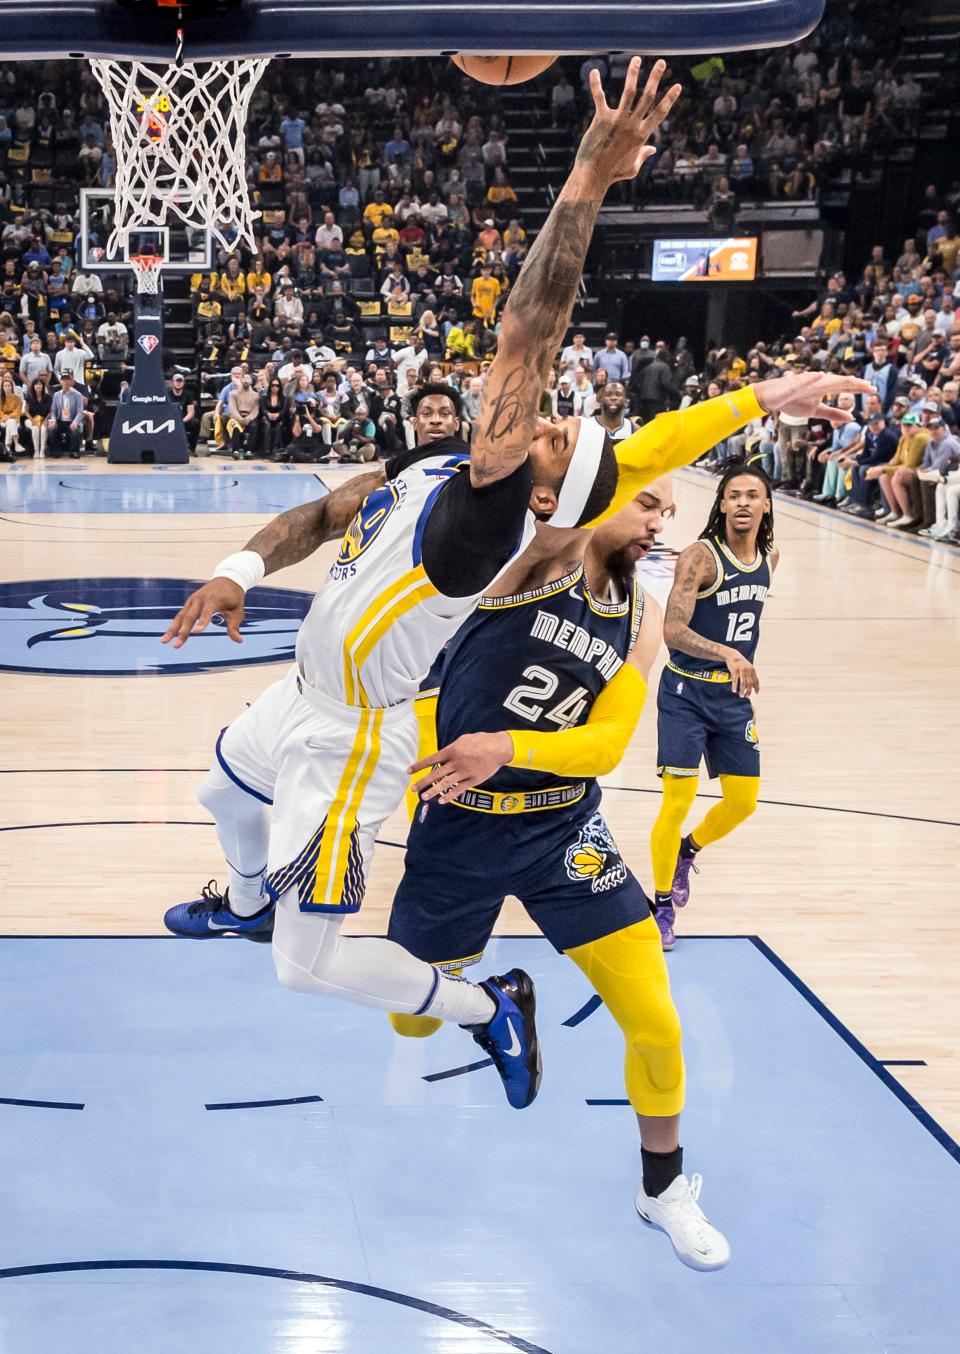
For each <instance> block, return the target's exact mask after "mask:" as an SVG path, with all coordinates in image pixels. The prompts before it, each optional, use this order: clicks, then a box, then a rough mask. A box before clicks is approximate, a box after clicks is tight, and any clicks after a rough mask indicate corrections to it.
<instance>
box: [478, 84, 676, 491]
mask: <svg viewBox="0 0 960 1354" xmlns="http://www.w3.org/2000/svg"><path fill="white" fill-rule="evenodd" d="M665 70H666V65H665V63H664V62H663V61H658V62H657V63H656V64H655V65H654V67H653V69H652V71H651V73H650V77H649V79H648V80H647V83H646V86H645V88H644V89H643V90H642V91H640V90H639V89H638V79H639V73H640V60H639V58H638V57H634V58H633V60H632V61H631V62H630V65H629V67H628V70H627V78H626V82H625V84H624V90H623V97H622V98H621V100H620V104H619V106H618V107H617V108H615V109H611V108H609V107H608V106H607V102H606V99H605V98H604V95H603V88H602V86H601V83H600V77H599V75H598V74H597V72H596V71H593V72H592V73H591V77H590V90H591V93H592V94H593V101H594V105H595V112H594V118H593V122H592V123H591V124H590V127H589V128H588V130H587V132H586V134H585V136H584V138H583V140H582V142H581V143H580V149H579V150H578V152H577V158H576V163H575V164H574V167H573V170H572V171H571V173H570V177H569V178H568V179H567V182H566V183H565V184H564V186H563V189H562V190H561V192H560V195H559V197H558V198H557V200H556V202H555V203H554V206H553V210H552V211H551V213H550V215H549V217H548V218H547V222H546V224H545V226H544V227H543V229H542V230H541V231H540V234H539V235H538V236H537V238H536V240H535V242H534V244H533V248H532V249H531V250H530V253H529V254H528V255H527V258H526V261H525V263H524V265H523V269H522V270H521V273H520V276H519V277H518V278H517V281H516V284H515V286H514V288H513V290H512V292H511V293H510V298H509V300H508V301H507V305H506V308H505V309H504V312H503V321H502V324H501V328H500V334H499V338H498V343H497V355H496V357H495V358H494V361H493V364H492V365H491V367H490V371H489V373H488V374H487V379H486V382H485V383H484V388H483V395H482V396H481V400H480V408H479V410H478V413H477V419H476V423H475V425H474V430H473V438H472V440H471V444H470V480H471V483H472V484H474V485H483V484H489V483H490V482H492V481H493V480H499V479H503V478H505V476H507V475H509V474H511V473H512V472H513V471H514V470H516V468H517V466H519V465H520V464H521V463H522V462H523V461H524V460H525V459H526V456H527V449H528V447H529V445H530V443H531V441H532V440H533V437H534V435H535V433H536V428H537V415H538V408H539V404H540V396H541V395H542V393H543V390H544V387H545V385H546V380H547V372H548V370H549V368H550V363H551V362H552V361H553V358H554V355H555V353H556V351H557V348H558V347H559V346H560V342H561V340H562V338H563V335H564V333H565V332H566V329H567V326H568V324H569V323H570V316H571V313H572V310H573V303H574V300H575V299H576V294H577V287H578V285H579V282H580V277H581V275H582V273H583V263H584V259H585V258H586V255H587V247H588V245H589V244H590V238H591V236H592V234H593V227H594V223H595V222H596V219H597V213H598V212H599V210H600V204H601V203H602V201H603V198H604V195H605V193H606V191H607V189H608V188H609V187H610V185H611V184H612V183H616V182H617V180H618V179H631V178H633V177H634V176H635V175H636V174H637V172H638V171H639V169H640V166H641V165H642V164H643V163H644V161H645V160H647V159H648V158H649V157H650V156H651V155H652V154H653V153H654V150H653V147H651V146H648V145H647V144H646V143H647V141H648V139H649V137H650V135H651V134H652V132H653V131H654V130H655V129H656V128H657V127H658V126H659V125H660V123H661V122H663V120H664V119H665V118H666V116H667V114H668V113H669V111H670V109H671V108H672V107H673V105H674V103H675V102H676V100H677V98H678V97H679V95H680V86H679V85H673V86H671V88H670V89H668V90H667V92H666V94H665V95H664V96H663V98H661V99H659V101H658V94H659V84H660V80H661V78H662V76H663V73H664V71H665Z"/></svg>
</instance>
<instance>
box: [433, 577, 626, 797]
mask: <svg viewBox="0 0 960 1354" xmlns="http://www.w3.org/2000/svg"><path fill="white" fill-rule="evenodd" d="M642 617H643V593H642V591H641V590H640V588H639V586H638V585H637V583H636V580H634V581H633V584H632V586H631V588H630V596H628V597H627V598H625V599H624V600H623V601H622V602H616V603H605V602H597V601H594V599H593V598H592V597H591V596H590V593H589V589H588V586H587V581H586V577H585V576H584V572H583V567H582V565H581V566H580V567H579V568H578V569H576V570H575V571H574V572H573V573H570V574H567V575H566V576H565V577H564V578H561V579H558V580H557V581H556V582H554V583H549V584H547V585H546V586H544V587H542V588H537V589H535V590H534V591H532V592H526V593H521V594H519V595H518V596H515V597H488V598H484V600H483V601H482V602H481V603H480V606H479V607H478V609H477V610H476V611H475V612H474V614H473V615H472V616H470V617H469V618H468V619H467V620H466V621H465V622H464V624H463V625H462V626H461V627H460V629H459V630H458V631H457V633H456V634H455V635H454V637H453V639H452V640H451V641H450V643H449V645H448V647H447V649H446V650H445V652H444V653H443V654H442V655H441V659H440V660H438V662H437V664H435V666H434V668H433V670H432V671H431V673H430V676H429V678H428V679H427V681H425V682H424V685H423V688H422V689H423V690H424V691H426V690H429V689H430V687H431V686H434V687H435V686H436V685H437V682H438V677H439V686H440V698H439V703H438V706H437V739H438V746H439V747H446V746H447V745H448V744H449V743H452V742H453V741H454V739H456V738H459V737H460V735H461V734H465V733H497V732H499V731H500V730H501V729H516V728H532V729H537V730H540V731H541V732H543V733H557V732H558V731H559V730H561V729H569V728H573V727H574V726H576V725H580V724H585V723H586V722H587V717H588V715H589V714H590V710H591V707H592V706H593V702H594V700H595V699H596V698H597V696H598V695H599V694H600V692H601V691H602V690H603V688H604V687H605V686H606V684H607V682H609V681H610V679H611V677H613V676H614V675H615V674H616V673H617V672H619V670H620V668H621V667H623V664H624V663H625V661H626V659H627V657H628V656H629V654H630V651H631V650H632V648H633V646H634V643H635V642H636V638H637V632H638V631H639V629H640V621H641V619H642ZM441 664H442V666H441ZM563 784H570V778H569V777H567V778H566V779H561V778H560V777H558V776H554V775H551V774H550V773H549V772H543V771H521V770H518V769H517V768H515V767H512V766H504V767H501V769H500V770H499V771H498V772H497V774H496V775H495V776H492V777H491V778H490V780H488V781H485V782H484V784H483V787H482V788H483V789H485V790H540V789H549V788H551V787H553V786H557V785H563Z"/></svg>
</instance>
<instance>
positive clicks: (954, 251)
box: [631, 185, 960, 544]
mask: <svg viewBox="0 0 960 1354" xmlns="http://www.w3.org/2000/svg"><path fill="white" fill-rule="evenodd" d="M958 210H960V193H957V192H954V194H953V196H952V198H951V199H950V200H945V199H943V198H941V196H940V195H939V193H938V191H937V189H936V187H935V186H934V185H931V186H930V187H929V188H928V189H927V192H926V195H925V199H924V206H923V209H922V211H921V213H920V217H919V220H918V225H917V231H916V234H915V235H913V236H910V237H909V238H908V239H906V240H905V241H904V242H903V247H902V252H901V253H900V255H899V257H898V258H897V259H896V260H895V261H894V260H891V259H889V258H887V257H886V256H885V253H884V249H883V246H882V245H875V246H874V247H873V249H872V251H871V257H870V261H869V262H868V263H867V264H866V266H865V267H864V270H863V273H862V276H861V278H860V279H858V281H857V282H856V283H855V284H852V285H851V284H850V283H849V282H848V280H847V278H846V277H845V276H844V274H843V273H836V274H834V275H833V276H832V277H830V278H828V279H827V281H826V284H825V286H824V287H823V289H822V290H821V292H820V293H819V295H817V296H816V297H815V298H814V299H813V300H812V301H811V302H810V304H809V305H808V306H807V307H805V308H803V309H801V310H797V311H795V312H794V318H795V319H796V320H797V321H798V327H797V333H796V334H795V335H794V336H793V337H792V338H790V339H783V340H781V341H779V342H776V343H769V344H767V343H763V342H759V343H757V344H756V346H755V347H754V348H752V349H751V350H750V351H749V352H748V353H747V354H746V356H745V357H741V356H740V355H739V354H738V353H737V352H736V350H735V349H733V348H724V347H721V346H719V345H713V346H712V348H711V350H710V351H709V352H708V353H707V357H706V362H705V365H704V368H703V371H702V372H701V373H691V375H689V376H688V377H685V378H684V380H683V397H682V400H681V403H682V402H684V401H687V400H696V399H700V398H703V397H709V396H711V395H716V394H720V393H722V391H724V390H728V389H731V388H734V387H735V386H738V385H741V384H743V383H744V382H752V381H762V380H764V379H766V378H767V377H768V376H775V375H777V374H779V373H780V372H782V371H818V370H819V371H829V372H836V373H840V374H846V375H850V376H858V377H862V378H863V379H865V380H867V381H868V382H870V384H871V385H872V386H873V387H874V388H875V393H874V394H869V395H866V396H858V397H856V398H854V397H853V396H843V397H841V407H842V408H843V409H845V410H846V411H847V412H849V413H850V414H851V416H852V417H851V420H850V421H849V422H847V423H844V424H841V425H839V426H833V425H832V424H830V423H829V422H827V421H826V420H817V419H815V420H810V421H805V420H797V419H793V418H790V417H789V416H787V415H781V416H780V417H778V418H772V417H771V418H767V419H762V420H757V422H756V423H755V424H754V425H752V426H751V427H749V428H747V429H746V430H745V431H744V432H742V433H740V434H738V435H737V436H736V437H733V438H730V439H728V440H727V441H726V442H724V443H722V444H721V445H720V446H718V447H715V448H713V449H712V451H711V452H710V453H708V455H707V456H705V457H704V458H703V459H702V461H701V462H700V463H699V464H701V465H702V466H704V467H708V468H710V469H714V470H716V471H718V472H719V471H721V470H722V469H723V468H724V467H725V466H726V465H727V464H729V461H730V459H731V458H732V457H746V458H753V459H757V460H759V461H761V462H762V464H763V466H764V468H765V469H766V470H767V472H768V474H769V475H770V478H771V480H772V482H773V484H774V487H775V488H776V489H778V490H780V491H781V492H782V493H784V494H790V495H793V496H796V497H800V498H805V499H811V500H813V501H815V502H817V503H820V504H822V505H823V506H825V507H829V508H837V509H839V510H840V511H841V512H846V513H849V514H852V515H853V516H855V517H859V518H864V519H866V520H870V521H873V520H876V521H880V522H883V523H885V524H886V525H887V526H890V527H895V528H897V529H899V530H903V531H906V532H916V533H918V534H920V535H922V536H929V537H933V538H936V539H939V540H946V541H949V542H950V543H952V544H960V527H958V513H960V309H958V307H960V266H958V265H960V234H958V231H957V225H956V220H957V212H958ZM682 355H683V353H682V350H681V353H680V354H679V356H681V357H682ZM657 365H660V366H661V367H662V368H663V372H662V373H661V374H662V376H663V380H664V383H665V389H668V393H667V394H665V396H664V398H665V399H669V398H670V397H671V396H676V395H678V394H679V387H678V385H677V382H676V378H675V373H676V370H677V366H678V355H675V354H674V355H671V354H670V353H669V352H668V351H665V345H664V351H662V352H661V357H660V358H659V359H657V358H656V357H655V358H654V361H653V363H651V364H650V366H649V368H644V369H643V370H647V369H650V370H652V368H653V367H654V366H657ZM640 379H641V381H642V380H643V377H642V376H641V378H640ZM631 390H635V393H636V396H637V399H638V400H639V397H640V395H641V393H642V390H641V387H640V386H639V385H637V374H636V371H635V370H634V371H633V372H632V373H631Z"/></svg>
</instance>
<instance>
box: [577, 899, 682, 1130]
mask: <svg viewBox="0 0 960 1354" xmlns="http://www.w3.org/2000/svg"><path fill="white" fill-rule="evenodd" d="M567 954H568V955H569V956H570V958H571V959H572V960H573V962H574V963H575V964H576V965H577V967H578V968H580V969H582V970H583V972H584V974H585V975H586V977H587V979H588V980H589V982H590V983H591V984H592V985H593V987H594V988H595V989H596V991H597V992H598V993H599V994H600V996H601V997H602V998H603V1002H604V1005H605V1006H606V1008H607V1010H608V1011H609V1012H610V1014H611V1015H612V1016H613V1018H614V1020H615V1021H616V1022H617V1024H618V1025H619V1026H620V1028H621V1030H622V1031H623V1036H624V1038H625V1040H626V1043H627V1050H626V1058H625V1060H624V1079H625V1081H626V1085H627V1095H628V1097H629V1099H630V1104H631V1105H632V1106H633V1108H634V1109H635V1110H636V1112H637V1114H649V1115H655V1116H657V1117H662V1118H669V1117H670V1116H672V1115H674V1114H679V1113H680V1111H681V1110H682V1109H683V1095H684V1082H685V1078H684V1069H683V1053H682V1051H681V1048H680V1017H679V1016H678V1015H677V1008H676V1007H675V1006H674V1004H673V998H672V997H671V995H670V979H669V977H668V976H667V964H666V960H665V959H664V957H663V945H662V943H661V940H660V932H659V930H658V928H657V924H656V922H655V921H654V920H653V918H652V917H647V918H645V920H643V921H638V922H634V924H633V926H627V927H625V928H624V929H623V930H622V931H615V932H614V933H613V934H612V935H609V936H603V937H602V939H600V940H592V941H591V942H590V943H589V944H588V945H578V946H577V948H576V949H574V950H567Z"/></svg>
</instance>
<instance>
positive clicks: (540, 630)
mask: <svg viewBox="0 0 960 1354" xmlns="http://www.w3.org/2000/svg"><path fill="white" fill-rule="evenodd" d="M733 591H734V592H736V591H737V589H736V588H734V589H733ZM763 591H764V592H766V588H764V589H763ZM530 634H531V635H532V637H533V638H534V639H542V640H544V642H545V643H547V644H555V645H556V646H557V648H558V649H566V650H567V652H568V653H572V654H573V656H574V658H581V659H583V661H584V662H585V663H593V664H595V665H596V668H597V671H598V672H599V673H600V675H601V677H603V679H604V680H605V681H607V682H609V680H610V678H611V677H613V675H614V674H615V673H616V672H618V671H619V670H620V668H622V667H623V659H622V658H621V657H620V655H619V654H618V653H617V651H616V649H614V648H613V647H612V646H611V645H609V644H608V643H607V642H606V640H605V639H598V638H597V636H595V635H591V634H590V632H589V631H588V630H584V628H583V626H582V625H575V624H574V622H573V621H570V620H564V621H562V620H560V618H559V617H558V616H554V615H552V614H551V613H550V612H549V611H538V612H537V614H536V618H535V619H534V622H533V625H532V626H531V627H530Z"/></svg>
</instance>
